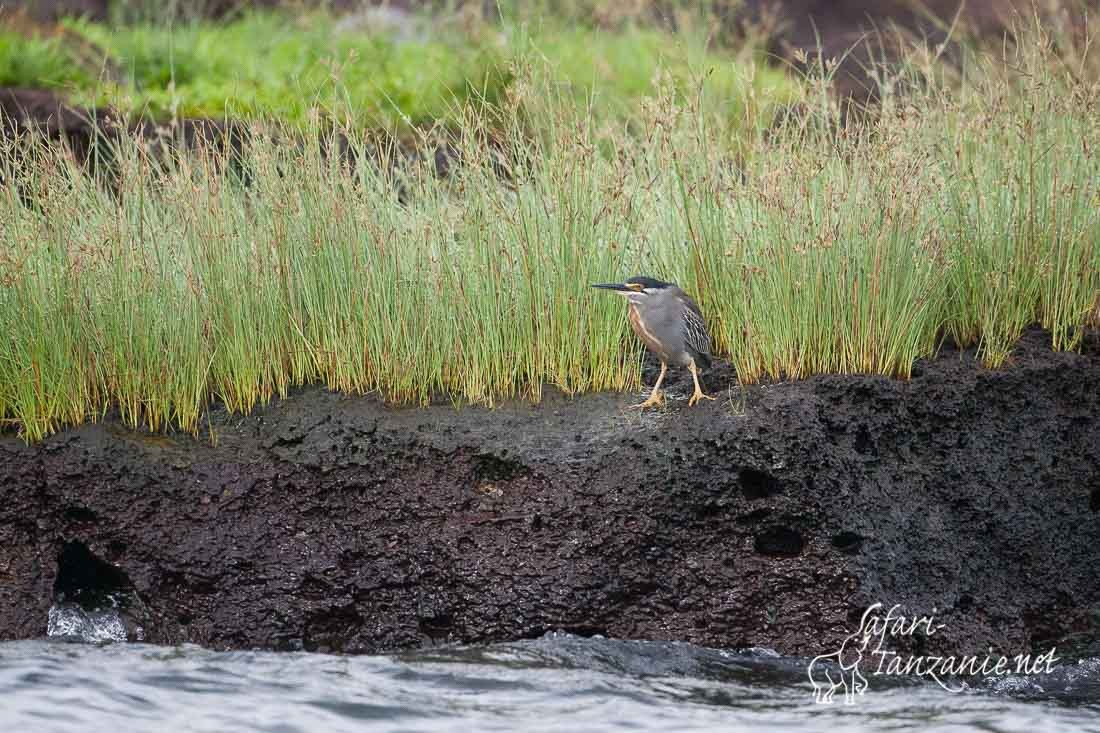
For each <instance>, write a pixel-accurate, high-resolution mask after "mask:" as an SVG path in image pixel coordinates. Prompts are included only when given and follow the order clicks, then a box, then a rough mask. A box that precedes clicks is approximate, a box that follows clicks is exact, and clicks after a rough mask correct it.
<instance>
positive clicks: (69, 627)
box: [0, 609, 1100, 733]
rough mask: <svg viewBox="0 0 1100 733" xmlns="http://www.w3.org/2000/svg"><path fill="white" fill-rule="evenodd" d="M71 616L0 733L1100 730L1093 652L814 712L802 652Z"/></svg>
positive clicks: (41, 654)
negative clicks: (185, 626) (293, 632)
mask: <svg viewBox="0 0 1100 733" xmlns="http://www.w3.org/2000/svg"><path fill="white" fill-rule="evenodd" d="M77 611H78V609H60V610H58V609H55V614H52V616H51V630H52V631H53V632H54V633H55V634H58V635H61V636H62V638H54V639H47V640H43V641H33V642H10V643H4V644H0V731H32V732H34V733H38V732H40V731H41V732H43V733H49V732H51V731H159V730H169V731H279V732H286V733H290V732H291V731H309V732H310V733H313V732H314V731H433V732H434V731H451V730H461V731H513V730H516V731H619V730H631V731H648V730H653V731H693V730H699V731H733V730H751V731H861V730H867V731H899V730H919V731H970V730H981V731H1006V732H1008V731H1021V732H1024V733H1043V732H1044V731H1075V732H1076V731H1084V732H1087V731H1100V659H1090V660H1084V661H1081V662H1073V663H1070V662H1063V663H1062V665H1061V666H1060V667H1058V668H1057V669H1056V670H1055V671H1054V672H1053V673H1051V674H1049V675H1038V676H1034V677H1027V678H1022V677H1007V678H999V679H997V680H996V681H995V682H991V683H989V684H984V685H983V684H980V685H979V686H978V687H977V688H975V689H968V690H967V691H964V692H962V693H958V694H953V693H949V692H946V691H944V690H943V689H941V688H940V687H939V686H937V685H935V684H934V683H931V682H928V683H925V682H921V681H914V680H906V679H900V680H899V679H884V678H878V677H875V678H872V679H871V680H870V684H869V690H868V691H867V692H866V693H865V694H864V695H863V696H861V697H858V698H857V699H856V701H855V703H854V704H851V705H845V704H843V703H842V701H841V700H840V699H839V697H838V699H837V701H836V702H835V703H834V704H832V705H818V704H815V703H814V702H813V694H812V688H811V685H810V683H809V680H808V679H807V676H806V660H805V659H796V658H791V657H781V656H779V655H776V654H775V653H774V652H769V651H767V650H749V651H745V652H739V653H734V652H725V651H718V650H713V649H704V648H700V647H696V646H692V645H690V644H682V643H659V642H631V641H615V640H609V639H603V638H581V637H577V636H571V635H568V634H549V635H547V636H544V637H542V638H540V639H536V640H531V641H523V642H516V643H511V644H495V645H491V646H486V647H443V648H436V649H434V650H426V651H419V652H410V653H403V654H396V655H389V656H374V657H338V656H329V655H323V654H309V653H269V652H214V651H209V650H206V649H202V648H200V647H195V646H182V647H158V646H151V645H147V644H125V643H112V644H89V643H86V640H87V639H89V638H96V639H108V638H117V636H112V635H113V634H117V629H115V628H114V627H113V625H112V624H111V623H110V622H109V621H107V620H106V619H105V618H104V617H99V616H95V615H90V616H87V617H86V618H82V617H80V616H79V614H78V613H77ZM81 613H82V612H81ZM82 624H83V625H82ZM74 640H80V641H83V642H85V643H74Z"/></svg>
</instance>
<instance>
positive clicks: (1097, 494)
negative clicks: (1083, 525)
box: [1089, 486, 1100, 512]
mask: <svg viewBox="0 0 1100 733" xmlns="http://www.w3.org/2000/svg"><path fill="white" fill-rule="evenodd" d="M1089 509H1091V510H1092V511H1094V512H1100V486H1097V487H1096V488H1095V489H1093V490H1092V493H1091V494H1089Z"/></svg>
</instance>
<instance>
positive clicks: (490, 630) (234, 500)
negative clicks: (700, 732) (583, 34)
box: [0, 331, 1100, 654]
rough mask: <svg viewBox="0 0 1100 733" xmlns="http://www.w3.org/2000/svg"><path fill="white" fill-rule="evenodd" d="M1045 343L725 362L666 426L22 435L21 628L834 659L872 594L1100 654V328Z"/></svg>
mask: <svg viewBox="0 0 1100 733" xmlns="http://www.w3.org/2000/svg"><path fill="white" fill-rule="evenodd" d="M1048 343H1049V341H1048V337H1047V336H1046V335H1045V334H1043V333H1041V332H1037V331H1033V332H1029V333H1028V334H1027V335H1026V336H1025V338H1024V339H1023V341H1022V342H1021V344H1020V346H1019V347H1018V348H1017V350H1016V353H1015V355H1014V363H1013V364H1012V365H1010V366H1009V367H1007V368H1005V369H1003V370H997V371H990V370H986V369H982V368H980V367H978V366H976V365H975V364H974V361H973V356H972V354H968V353H966V354H960V353H944V354H942V355H941V356H940V357H939V358H937V359H936V360H934V361H931V362H926V363H920V364H918V369H917V370H916V373H915V375H914V377H913V379H912V380H911V381H897V380H891V379H884V378H879V377H835V376H829V377H818V378H814V379H810V380H806V381H802V382H793V383H784V384H775V385H763V386H756V387H748V388H745V389H743V390H742V389H739V388H738V387H737V386H736V384H735V383H732V382H731V377H732V373H731V372H730V370H729V368H728V367H722V366H718V367H717V368H715V369H714V370H712V371H711V372H710V373H709V374H708V375H707V382H708V385H709V388H710V389H711V390H712V391H713V392H715V393H716V394H717V395H718V396H719V399H718V400H717V401H715V402H706V403H704V404H703V405H701V406H699V407H696V408H687V407H686V404H685V403H686V397H687V395H688V394H690V378H689V377H687V375H682V374H676V375H675V379H674V380H673V381H672V382H671V391H670V394H669V397H670V400H669V406H668V407H667V408H665V409H663V410H661V411H658V412H647V413H645V414H639V413H638V412H637V411H635V410H633V409H630V407H629V405H630V404H632V403H634V402H636V401H639V400H640V399H641V393H640V392H639V394H638V395H632V394H601V395H588V396H583V397H579V398H575V399H571V398H567V397H564V396H557V395H551V396H548V397H547V398H546V399H545V400H544V402H543V403H542V404H541V405H539V406H529V405H526V404H511V405H507V406H504V407H500V408H497V409H495V410H485V409H480V408H464V409H455V408H453V407H451V406H449V405H440V406H433V407H430V408H425V409H411V408H392V407H387V406H384V405H382V404H381V403H380V402H378V401H377V400H376V399H374V398H373V397H349V396H343V395H338V394H334V393H330V392H328V391H326V390H323V389H320V388H308V389H304V390H301V391H299V392H297V393H295V394H293V395H292V396H290V397H289V398H288V399H286V400H282V401H277V402H274V403H272V404H271V405H270V406H268V407H267V408H265V409H262V410H258V411H257V412H255V413H254V414H252V415H249V416H239V415H236V416H231V415H226V414H224V413H223V412H219V411H217V410H214V411H213V412H212V414H211V416H210V428H211V430H212V431H213V434H214V435H215V436H216V444H212V443H211V440H210V437H209V436H208V435H203V436H201V437H199V438H194V437H191V436H188V435H177V434H172V435H167V436H162V435H149V434H146V433H143V432H140V431H132V430H130V429H128V428H126V427H124V426H122V425H120V424H119V423H118V422H117V421H115V420H114V419H112V418H110V417H109V418H108V419H106V420H105V421H103V422H101V423H100V424H98V425H89V426H84V427H81V428H78V429H73V430H69V431H66V432H64V433H62V434H59V435H57V436H54V437H52V438H49V439H47V440H46V441H44V442H42V443H40V444H36V445H32V446H27V445H24V443H23V442H22V441H21V440H20V439H19V438H17V437H16V436H14V435H11V434H7V435H3V436H0V581H2V582H0V638H3V639H13V638H33V637H40V636H42V635H43V634H44V633H45V626H46V623H47V615H48V614H47V612H48V610H49V608H50V606H51V604H52V603H54V602H55V600H57V595H58V591H59V590H61V591H63V595H66V596H67V597H68V598H69V599H72V598H73V595H74V593H77V592H81V591H82V592H89V593H90V592H94V591H95V590H96V589H79V588H75V587H70V586H74V585H79V584H80V583H81V582H83V583H84V584H85V585H87V584H89V583H91V582H93V581H90V580H88V579H89V578H101V579H102V580H103V581H104V584H105V587H104V588H102V589H99V590H100V591H102V592H106V593H110V594H111V597H112V598H115V599H122V603H123V612H124V617H125V619H126V623H127V625H128V628H130V629H131V630H135V629H137V628H140V629H141V630H142V633H143V635H144V638H145V640H147V641H151V642H159V643H176V642H184V641H189V642H196V643H200V644H204V645H208V646H212V647H216V648H252V647H261V648H274V649H299V648H304V649H308V650H329V651H343V652H373V651H379V650H388V649H396V648H407V647H417V646H421V645H424V644H431V643H438V642H446V641H463V642H488V641H501V640H513V639H520V638H527V637H535V636H538V635H541V634H542V633H544V632H546V631H549V630H555V629H560V630H566V631H571V632H574V633H578V634H604V635H608V636H612V637H620V638H636V639H656V640H661V639H679V640H686V641H691V642H693V643H696V644H702V645H708V646H717V647H723V648H736V647H748V646H765V647H772V648H775V649H777V650H779V651H782V652H784V653H788V654H800V653H801V654H816V653H819V652H823V651H829V650H830V649H835V648H836V647H837V644H838V643H839V641H840V640H841V639H843V637H844V636H846V635H847V634H848V633H850V632H851V631H853V630H854V629H855V628H856V625H857V622H858V618H859V616H860V614H861V613H862V611H863V609H864V608H865V607H866V606H867V605H868V604H869V603H872V602H875V601H881V602H883V603H884V604H886V605H887V606H889V605H892V604H894V603H898V604H901V606H902V611H903V612H905V613H909V614H918V613H924V614H927V613H933V612H934V613H935V614H936V616H937V620H938V621H940V622H942V623H944V624H946V628H944V629H943V631H942V632H940V633H939V634H936V635H935V636H933V637H929V638H925V639H910V640H908V641H904V640H903V641H902V644H903V645H904V644H906V643H911V644H921V645H925V646H926V648H927V649H929V650H933V651H941V652H956V653H984V652H985V651H986V648H987V647H988V646H991V645H992V646H994V647H995V648H1000V649H1003V650H1005V651H1006V652H1011V653H1013V654H1015V653H1022V652H1024V651H1027V650H1028V649H1030V648H1031V647H1033V646H1035V647H1042V645H1044V644H1046V645H1047V646H1049V645H1050V644H1051V643H1057V642H1062V643H1063V644H1066V643H1069V642H1067V640H1077V641H1081V640H1082V639H1083V640H1085V642H1088V641H1089V640H1090V639H1091V640H1092V641H1093V642H1094V641H1095V639H1096V636H1097V633H1096V630H1097V625H1096V624H1097V619H1096V611H1097V609H1100V574H1098V573H1097V572H1096V569H1097V568H1098V567H1100V513H1098V511H1097V506H1098V504H1100V499H1097V497H1098V496H1100V457H1098V453H1097V446H1098V445H1100V344H1098V343H1097V340H1096V338H1095V337H1093V339H1092V340H1091V341H1090V342H1088V343H1087V344H1086V347H1085V349H1084V353H1083V354H1059V353H1052V352H1051V351H1050V350H1049V348H1048V346H1047V344H1048ZM654 377H655V373H652V370H648V371H647V382H649V383H652V380H653V378H654ZM731 385H732V386H731ZM677 396H679V397H680V399H676V398H677ZM104 568H111V570H110V572H107V571H106V570H104ZM80 579H83V581H81V580H80ZM106 586H109V587H106Z"/></svg>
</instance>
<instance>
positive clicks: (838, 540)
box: [831, 530, 866, 555]
mask: <svg viewBox="0 0 1100 733" xmlns="http://www.w3.org/2000/svg"><path fill="white" fill-rule="evenodd" d="M864 539H866V538H865V537H864V536H863V535H861V534H858V533H856V532H849V531H848V530H844V531H843V532H837V533H836V534H834V535H833V538H832V540H831V542H832V544H833V547H835V548H836V549H838V550H840V551H841V552H843V553H844V554H846V555H854V554H856V553H857V552H859V551H860V548H862V547H863V540H864Z"/></svg>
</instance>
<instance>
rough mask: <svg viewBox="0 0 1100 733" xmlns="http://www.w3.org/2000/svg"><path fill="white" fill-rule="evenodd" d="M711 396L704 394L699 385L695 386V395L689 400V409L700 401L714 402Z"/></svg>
mask: <svg viewBox="0 0 1100 733" xmlns="http://www.w3.org/2000/svg"><path fill="white" fill-rule="evenodd" d="M713 399H715V398H714V397H711V396H710V395H709V394H704V393H703V390H701V389H699V385H695V393H694V394H692V395H691V398H690V399H688V407H693V406H694V405H695V404H696V403H697V402H699V400H713Z"/></svg>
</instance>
